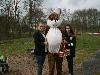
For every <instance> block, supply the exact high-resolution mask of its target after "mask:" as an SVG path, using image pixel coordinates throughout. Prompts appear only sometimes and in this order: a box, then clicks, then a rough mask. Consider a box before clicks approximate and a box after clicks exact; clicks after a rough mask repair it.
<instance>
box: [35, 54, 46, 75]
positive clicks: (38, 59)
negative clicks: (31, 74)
mask: <svg viewBox="0 0 100 75" xmlns="http://www.w3.org/2000/svg"><path fill="white" fill-rule="evenodd" d="M44 61H45V55H44V56H41V55H40V56H39V55H36V62H37V65H38V75H42V69H43V64H44Z"/></svg>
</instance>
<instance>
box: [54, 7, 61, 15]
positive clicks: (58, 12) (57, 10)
mask: <svg viewBox="0 0 100 75" xmlns="http://www.w3.org/2000/svg"><path fill="white" fill-rule="evenodd" d="M53 12H55V13H57V14H61V9H60V8H57V9H54V11H53Z"/></svg>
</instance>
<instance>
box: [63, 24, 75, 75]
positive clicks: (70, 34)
mask: <svg viewBox="0 0 100 75" xmlns="http://www.w3.org/2000/svg"><path fill="white" fill-rule="evenodd" d="M63 34H64V38H65V41H64V42H65V43H67V46H68V47H67V48H69V49H70V55H68V56H66V59H67V62H68V69H69V75H73V57H75V47H76V36H75V33H74V31H73V29H72V27H71V26H70V24H67V25H66V26H65V32H64V33H63ZM67 48H66V49H67Z"/></svg>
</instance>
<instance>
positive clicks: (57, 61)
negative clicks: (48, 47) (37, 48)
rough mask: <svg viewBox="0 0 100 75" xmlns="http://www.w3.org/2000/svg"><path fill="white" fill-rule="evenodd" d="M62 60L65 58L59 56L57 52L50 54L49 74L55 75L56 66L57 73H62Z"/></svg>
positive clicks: (60, 74) (58, 74)
mask: <svg viewBox="0 0 100 75" xmlns="http://www.w3.org/2000/svg"><path fill="white" fill-rule="evenodd" d="M62 62H63V58H61V57H59V56H58V55H57V54H48V63H49V75H54V72H55V66H56V70H57V75H62Z"/></svg>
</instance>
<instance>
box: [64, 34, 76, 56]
mask: <svg viewBox="0 0 100 75" xmlns="http://www.w3.org/2000/svg"><path fill="white" fill-rule="evenodd" d="M64 35H65V39H66V41H67V44H68V48H69V49H70V56H72V57H75V48H76V37H75V36H73V35H71V34H69V35H68V34H64Z"/></svg>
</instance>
